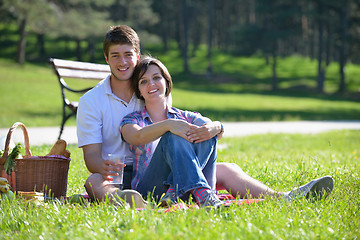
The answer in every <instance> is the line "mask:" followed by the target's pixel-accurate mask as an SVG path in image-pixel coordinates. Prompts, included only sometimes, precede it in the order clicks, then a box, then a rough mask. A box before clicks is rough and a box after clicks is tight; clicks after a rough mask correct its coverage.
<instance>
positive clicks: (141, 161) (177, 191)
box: [121, 57, 222, 207]
mask: <svg viewBox="0 0 360 240" xmlns="http://www.w3.org/2000/svg"><path fill="white" fill-rule="evenodd" d="M133 85H134V90H135V94H136V95H137V96H138V97H139V98H140V99H143V100H144V101H145V107H144V109H143V110H142V111H138V112H134V113H132V114H130V115H127V116H126V117H125V118H124V119H123V120H122V123H121V134H122V137H123V139H124V140H125V141H126V142H128V143H129V144H130V149H131V151H132V152H133V153H134V155H135V159H134V164H133V169H134V170H133V180H132V182H131V186H132V188H133V189H135V190H137V191H138V192H140V193H141V194H142V195H143V196H144V197H147V195H148V194H149V193H152V194H153V196H154V197H155V198H159V197H160V196H161V195H163V193H164V192H166V194H165V196H163V198H162V199H161V201H162V202H164V203H165V202H167V203H169V202H172V203H174V202H175V201H176V199H177V197H185V198H186V197H188V194H189V193H191V194H193V195H194V197H195V200H196V202H197V203H198V205H199V206H201V207H208V206H212V207H218V206H220V205H221V204H222V202H221V201H220V200H219V199H218V197H217V195H216V192H215V184H216V180H215V178H216V173H215V168H216V156H217V154H216V143H217V139H216V137H213V138H211V139H209V140H206V141H202V142H200V143H195V141H193V139H191V137H190V136H189V134H188V133H189V132H190V130H191V129H194V128H197V127H198V126H201V125H202V124H204V123H205V122H207V121H209V119H207V118H205V117H203V116H201V115H200V114H199V113H194V112H189V111H182V110H179V109H176V108H174V107H169V106H168V105H167V104H166V97H167V96H168V95H169V94H170V92H171V89H172V80H171V76H170V74H169V72H168V71H167V69H166V67H165V66H164V65H163V64H162V63H161V62H160V61H159V60H157V59H154V58H151V57H143V58H142V59H141V61H140V62H139V63H138V65H137V67H136V68H135V70H134V74H133ZM216 124H218V131H219V133H220V132H221V131H222V127H221V123H220V122H217V123H216Z"/></svg>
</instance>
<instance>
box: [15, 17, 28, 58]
mask: <svg viewBox="0 0 360 240" xmlns="http://www.w3.org/2000/svg"><path fill="white" fill-rule="evenodd" d="M26 22H27V21H26V18H24V19H22V20H21V22H20V26H19V33H20V39H19V42H18V51H17V59H16V61H17V63H19V64H24V62H25V54H26Z"/></svg>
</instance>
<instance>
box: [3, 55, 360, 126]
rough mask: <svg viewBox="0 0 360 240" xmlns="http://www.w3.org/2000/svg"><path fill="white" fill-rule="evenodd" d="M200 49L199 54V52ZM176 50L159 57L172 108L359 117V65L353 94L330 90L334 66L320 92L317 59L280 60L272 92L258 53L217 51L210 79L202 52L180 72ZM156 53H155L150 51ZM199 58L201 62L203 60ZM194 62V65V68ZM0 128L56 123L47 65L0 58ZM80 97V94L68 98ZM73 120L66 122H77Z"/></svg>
mask: <svg viewBox="0 0 360 240" xmlns="http://www.w3.org/2000/svg"><path fill="white" fill-rule="evenodd" d="M200 53H202V52H200ZM177 54H178V53H177V51H170V52H169V53H168V54H167V55H166V56H165V55H158V57H159V58H160V59H161V60H163V61H164V62H165V63H166V65H168V68H169V70H170V72H171V73H172V75H173V79H174V86H175V87H174V90H173V94H172V95H173V100H174V101H173V103H174V106H176V107H178V108H181V109H187V110H192V111H198V112H200V113H202V114H203V115H206V116H208V117H210V118H211V119H214V120H221V121H293V120H343V119H345V120H358V119H359V116H360V104H358V103H359V93H358V92H356V91H357V90H356V91H355V89H357V88H359V87H360V81H359V79H358V78H357V76H359V74H360V68H359V66H356V65H351V64H349V65H348V67H347V76H348V81H349V86H351V87H349V89H352V90H353V91H352V92H347V93H345V94H334V93H333V90H334V89H335V87H336V78H337V77H336V76H337V74H336V70H337V67H336V66H335V65H332V66H330V67H329V73H332V74H328V75H327V76H328V79H327V84H326V87H325V90H326V92H325V93H324V94H318V93H316V92H314V90H313V85H314V82H315V80H314V79H313V78H314V76H315V75H316V73H315V63H314V62H312V61H310V60H309V59H303V58H299V57H291V58H286V59H280V60H279V78H280V81H279V85H280V86H281V90H279V91H277V92H272V91H270V90H269V89H270V85H271V83H270V82H271V81H270V79H269V78H270V71H269V69H270V66H266V65H265V62H264V59H261V58H258V57H252V58H242V57H237V58H235V57H230V56H227V55H224V54H220V53H219V54H218V55H216V57H214V69H215V72H216V74H215V75H214V76H213V78H211V79H208V78H206V77H205V75H204V72H205V68H206V62H205V61H204V57H203V56H202V54H199V56H198V57H196V58H192V59H191V64H192V66H193V67H192V68H193V69H192V70H193V74H190V75H186V74H183V73H181V69H182V68H181V66H182V62H181V60H180V58H179V57H178V56H177ZM154 56H157V55H156V54H154ZM201 60H202V61H201ZM195 66H196V69H195ZM0 76H1V78H0V89H1V94H0V102H1V105H0V110H1V114H0V127H1V128H8V127H10V126H11V125H12V124H13V123H14V122H17V121H21V122H23V123H25V124H26V125H27V126H28V127H31V126H59V125H60V122H61V116H62V113H61V111H62V106H61V104H62V102H61V93H60V87H59V83H58V81H57V78H56V76H55V74H54V73H53V70H52V69H51V68H50V66H48V65H44V64H34V63H27V64H25V65H24V66H19V65H17V64H15V63H13V62H12V61H9V60H5V59H0ZM94 84H96V82H93V81H80V82H78V81H77V80H76V81H72V82H71V83H70V85H71V86H73V87H74V85H75V88H76V87H78V88H81V87H84V86H93V85H94ZM70 99H71V100H74V101H76V100H78V96H75V95H72V96H70ZM75 124H76V123H75V118H71V119H70V121H68V122H67V125H75Z"/></svg>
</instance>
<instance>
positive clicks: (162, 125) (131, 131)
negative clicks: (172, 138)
mask: <svg viewBox="0 0 360 240" xmlns="http://www.w3.org/2000/svg"><path fill="white" fill-rule="evenodd" d="M192 128H194V125H192V124H191V123H188V122H186V121H184V120H180V119H167V120H164V121H161V122H157V123H154V124H151V125H148V126H146V127H140V126H139V125H137V124H132V123H129V124H125V125H124V126H123V127H122V128H121V134H122V137H123V138H124V140H125V141H126V142H127V143H129V144H131V145H143V144H147V143H150V142H152V141H154V140H156V139H158V138H159V137H161V136H162V135H164V134H165V133H166V132H171V133H173V134H175V135H178V136H180V137H182V138H185V139H186V140H189V139H188V137H187V135H188V133H189V131H190V130H191V129H192Z"/></svg>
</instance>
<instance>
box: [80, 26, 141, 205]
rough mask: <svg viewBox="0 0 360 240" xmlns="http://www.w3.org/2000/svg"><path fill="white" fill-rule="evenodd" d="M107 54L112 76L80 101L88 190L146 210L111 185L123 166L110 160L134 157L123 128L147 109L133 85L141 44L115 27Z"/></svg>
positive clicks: (124, 29) (136, 196)
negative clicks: (127, 119)
mask: <svg viewBox="0 0 360 240" xmlns="http://www.w3.org/2000/svg"><path fill="white" fill-rule="evenodd" d="M103 50H104V56H105V60H106V62H107V63H108V64H109V66H110V69H111V74H110V75H109V76H108V77H107V78H106V79H104V80H102V81H101V82H99V83H98V84H97V85H96V86H95V87H94V88H93V89H92V90H90V91H89V92H87V93H86V94H84V95H83V96H82V97H81V98H80V101H79V107H78V112H77V129H78V130H77V131H78V145H79V147H81V148H82V149H83V153H84V160H85V164H86V166H87V168H88V170H89V171H90V172H91V173H92V174H91V175H90V176H89V178H88V179H87V181H86V183H85V188H86V190H87V192H88V194H89V196H90V197H91V198H93V199H99V200H104V199H105V198H106V196H107V195H108V196H109V197H110V198H111V199H113V198H116V197H117V196H118V197H121V198H126V200H127V201H128V203H129V204H130V205H131V206H132V203H133V201H134V202H135V205H136V207H142V206H143V205H144V202H143V200H142V198H141V196H140V195H139V194H138V193H137V192H136V191H132V190H124V191H121V190H120V189H119V188H118V186H115V185H112V184H108V180H109V179H110V178H111V176H113V173H112V171H117V170H119V169H118V168H119V166H116V165H113V164H112V162H111V161H110V160H107V156H108V154H111V153H120V154H122V155H124V156H126V155H129V156H131V153H130V151H129V147H128V145H127V144H126V143H124V142H122V141H121V136H120V132H119V126H120V122H121V120H122V118H123V117H124V116H125V115H127V114H128V113H131V112H133V111H135V110H138V109H140V108H141V107H142V106H143V104H142V103H141V101H140V100H139V99H137V98H136V97H135V95H134V94H133V90H132V88H131V84H130V81H129V79H130V77H131V76H132V73H133V70H134V67H135V65H136V63H137V61H138V59H139V57H140V40H139V37H138V35H137V34H136V32H135V31H134V30H133V29H131V28H130V27H128V26H124V25H121V26H116V27H112V28H111V29H110V30H109V31H108V32H107V34H106V36H105V39H104V43H103ZM130 173H131V172H130ZM126 176H127V174H126V173H125V177H126ZM130 177H131V176H130ZM124 184H126V181H125V182H124ZM125 187H126V186H125ZM132 198H133V199H132Z"/></svg>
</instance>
